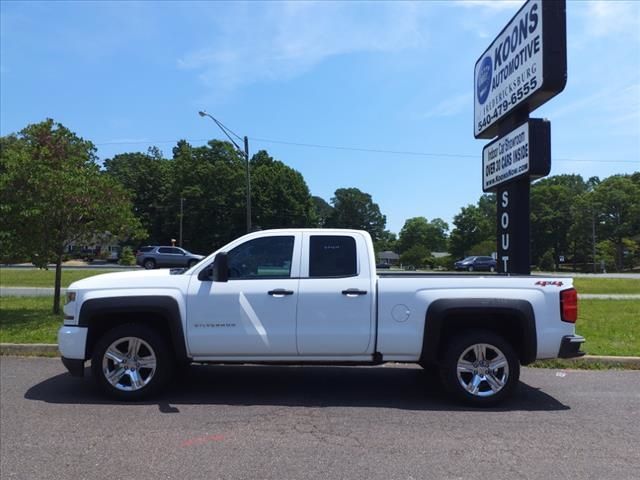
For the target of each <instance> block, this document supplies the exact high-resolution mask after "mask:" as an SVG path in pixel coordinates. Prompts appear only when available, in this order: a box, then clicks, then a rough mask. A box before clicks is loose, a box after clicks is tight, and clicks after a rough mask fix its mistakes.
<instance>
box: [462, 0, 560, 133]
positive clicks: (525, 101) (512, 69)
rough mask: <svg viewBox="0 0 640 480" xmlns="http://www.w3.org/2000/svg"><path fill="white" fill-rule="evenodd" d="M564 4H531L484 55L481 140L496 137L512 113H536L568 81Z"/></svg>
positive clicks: (477, 115) (478, 108) (477, 126)
mask: <svg viewBox="0 0 640 480" xmlns="http://www.w3.org/2000/svg"><path fill="white" fill-rule="evenodd" d="M565 8H566V5H565V2H564V0H545V1H543V0H529V1H527V2H526V3H525V4H524V5H523V6H522V8H521V9H520V10H519V11H518V13H516V15H515V16H514V17H513V18H512V19H511V21H510V22H509V23H508V24H507V26H506V27H505V28H504V29H503V30H502V31H501V32H500V34H499V35H498V36H497V37H496V39H495V40H494V41H493V43H492V44H491V45H490V46H489V48H488V49H487V50H486V51H485V52H484V53H483V54H482V55H481V56H480V58H479V59H478V61H477V62H476V65H475V74H474V89H473V90H474V99H475V102H474V127H473V132H474V136H475V137H476V138H493V137H495V136H496V135H497V134H498V123H499V122H500V120H502V119H504V118H505V117H506V116H507V115H508V114H510V113H511V112H514V111H516V110H520V109H525V110H526V111H527V112H531V111H533V110H534V109H536V108H537V107H539V106H540V105H542V104H543V103H545V102H546V101H547V100H549V99H550V98H552V97H553V96H555V95H557V94H558V93H560V92H561V91H562V90H563V89H564V87H565V85H566V82H567V53H566V51H567V49H566V44H567V38H566V37H567V34H566V13H565Z"/></svg>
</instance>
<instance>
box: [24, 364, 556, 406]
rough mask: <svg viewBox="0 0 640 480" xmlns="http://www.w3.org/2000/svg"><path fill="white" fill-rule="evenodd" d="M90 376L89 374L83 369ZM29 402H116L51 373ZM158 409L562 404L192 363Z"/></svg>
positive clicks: (370, 377) (290, 370)
mask: <svg viewBox="0 0 640 480" xmlns="http://www.w3.org/2000/svg"><path fill="white" fill-rule="evenodd" d="M85 374H86V375H89V371H88V369H87V371H86V372H85ZM25 398H27V399H29V400H40V401H44V402H47V403H63V404H117V403H118V402H114V401H111V400H109V399H107V398H106V397H105V396H104V395H103V394H102V393H101V391H99V389H98V387H97V386H96V385H95V383H94V382H93V381H90V380H89V379H87V378H85V379H80V378H74V377H71V376H70V375H69V374H66V373H65V374H62V375H57V376H55V377H52V378H49V379H47V380H45V381H43V382H41V383H39V384H37V385H34V386H33V387H31V388H30V389H29V390H28V391H27V392H26V394H25ZM140 404H143V405H158V408H159V410H160V411H161V412H164V413H179V406H180V405H237V406H255V405H265V406H291V407H369V408H396V409H402V410H415V411H425V410H427V411H428V410H432V411H467V410H478V411H487V410H489V411H497V412H500V411H554V410H568V409H569V407H568V406H566V405H563V404H562V403H561V402H559V401H558V400H556V399H555V398H553V397H551V396H550V395H548V394H546V393H544V392H542V391H540V390H539V389H537V388H533V387H531V386H529V385H527V384H525V383H522V382H521V383H520V385H519V388H518V390H517V392H516V394H515V395H514V396H513V397H512V398H510V399H508V400H507V401H505V402H504V403H502V404H501V405H500V406H499V407H496V408H492V409H475V408H470V407H466V406H464V405H460V404H457V403H455V402H454V401H453V400H451V399H450V398H449V397H447V396H446V395H445V394H444V392H443V391H442V389H441V387H440V386H439V384H438V383H437V382H436V381H434V378H433V376H432V375H431V374H429V373H428V372H425V371H424V370H422V369H420V368H416V367H412V366H407V367H404V366H402V367H333V366H331V367H316V366H297V367H285V366H248V365H237V366H236V365H234V366H231V365H225V366H192V367H190V368H188V369H186V370H185V371H184V372H183V373H182V375H181V376H180V377H179V378H178V379H177V380H176V381H174V383H173V384H172V385H171V386H170V388H169V389H168V390H167V391H166V392H165V393H163V394H162V395H160V396H159V397H158V398H156V399H155V400H154V401H145V402H140Z"/></svg>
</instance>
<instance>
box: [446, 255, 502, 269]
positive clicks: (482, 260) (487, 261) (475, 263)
mask: <svg viewBox="0 0 640 480" xmlns="http://www.w3.org/2000/svg"><path fill="white" fill-rule="evenodd" d="M454 268H455V269H456V270H467V271H468V272H479V271H482V270H486V271H487V272H495V271H496V268H497V263H496V260H495V259H494V258H492V257H467V258H465V259H462V260H459V261H457V262H456V263H454Z"/></svg>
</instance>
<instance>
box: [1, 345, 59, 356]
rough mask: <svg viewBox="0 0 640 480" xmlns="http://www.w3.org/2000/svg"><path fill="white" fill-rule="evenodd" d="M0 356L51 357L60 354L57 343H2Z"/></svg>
mask: <svg viewBox="0 0 640 480" xmlns="http://www.w3.org/2000/svg"><path fill="white" fill-rule="evenodd" d="M0 355H16V356H24V357H50V356H52V355H56V356H58V355H60V352H59V351H58V344H56V343H0Z"/></svg>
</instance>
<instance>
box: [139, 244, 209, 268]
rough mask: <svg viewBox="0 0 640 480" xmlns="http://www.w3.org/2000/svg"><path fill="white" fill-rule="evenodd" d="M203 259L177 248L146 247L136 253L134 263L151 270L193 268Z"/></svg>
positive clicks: (200, 256) (201, 256)
mask: <svg viewBox="0 0 640 480" xmlns="http://www.w3.org/2000/svg"><path fill="white" fill-rule="evenodd" d="M203 258H204V256H203V255H196V254H194V253H191V252H187V251H186V250H185V249H183V248H179V247H155V246H146V247H142V248H140V250H138V251H137V252H136V263H137V264H138V265H140V266H141V267H144V268H146V269H147V270H151V269H153V268H158V267H188V268H191V267H193V266H194V265H195V264H196V263H198V262H199V261H200V260H202V259H203Z"/></svg>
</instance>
